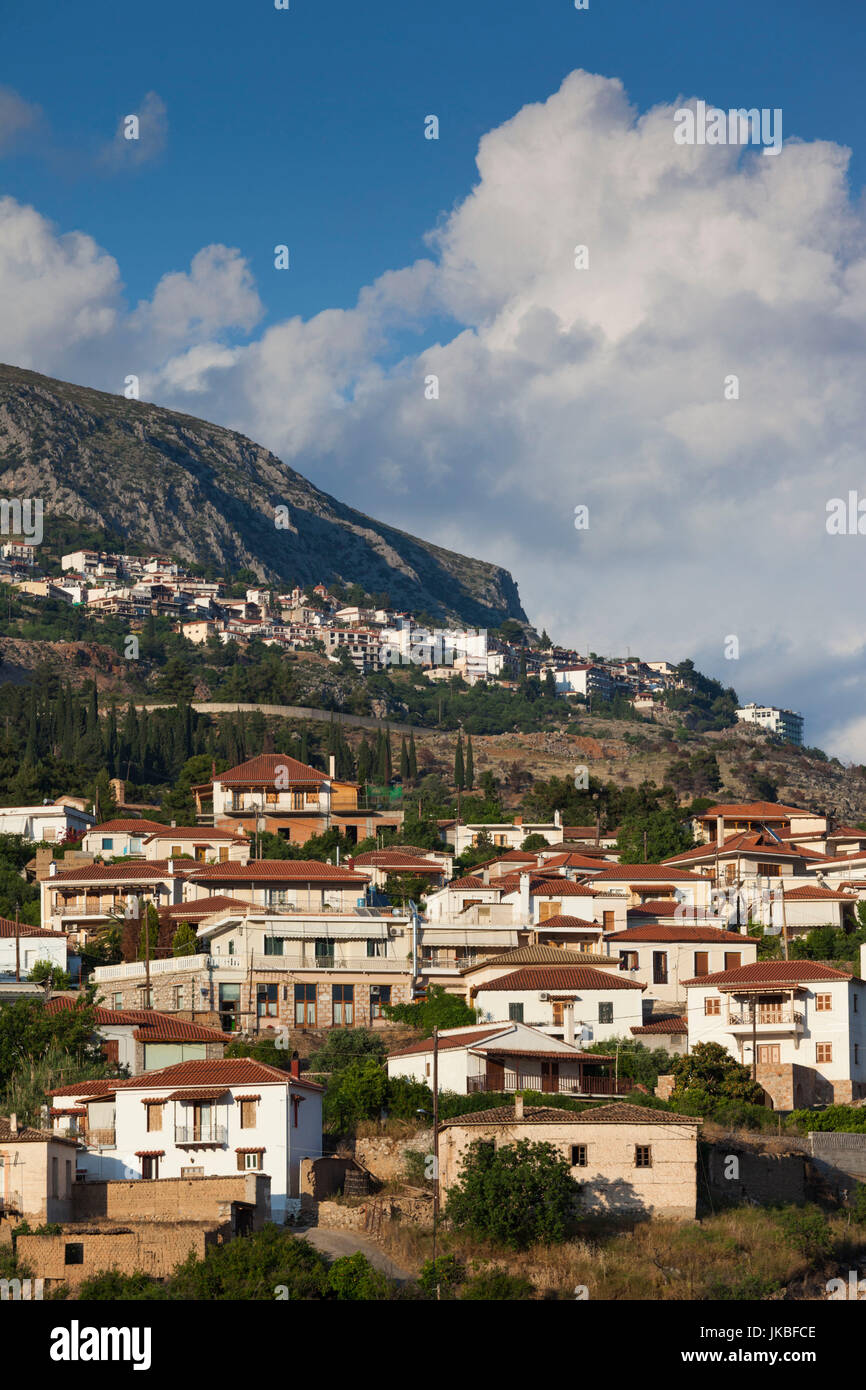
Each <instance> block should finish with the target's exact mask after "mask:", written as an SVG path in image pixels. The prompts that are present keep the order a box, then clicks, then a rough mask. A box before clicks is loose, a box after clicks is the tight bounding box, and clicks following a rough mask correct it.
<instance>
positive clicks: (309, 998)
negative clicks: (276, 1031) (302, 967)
mask: <svg viewBox="0 0 866 1390" xmlns="http://www.w3.org/2000/svg"><path fill="white" fill-rule="evenodd" d="M295 1024H296V1026H297V1027H298V1028H315V1026H316V986H315V985H295Z"/></svg>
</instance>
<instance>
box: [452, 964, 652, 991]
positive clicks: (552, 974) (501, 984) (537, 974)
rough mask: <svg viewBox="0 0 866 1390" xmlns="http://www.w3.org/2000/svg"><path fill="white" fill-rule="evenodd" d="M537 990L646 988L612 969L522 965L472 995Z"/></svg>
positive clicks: (481, 987) (581, 966)
mask: <svg viewBox="0 0 866 1390" xmlns="http://www.w3.org/2000/svg"><path fill="white" fill-rule="evenodd" d="M524 989H526V990H538V989H545V990H550V989H579V990H593V989H601V990H606V991H607V990H611V989H641V990H642V989H646V985H642V984H639V983H638V981H637V980H624V979H623V977H622V976H621V975H620V974H619V973H618V972H617V971H616V970H599V969H598V967H597V966H594V965H563V966H560V967H559V968H558V969H557V968H556V967H554V966H543V965H542V966H535V967H533V966H525V967H524V968H523V969H522V970H513V971H509V972H508V974H507V975H499V976H498V977H497V978H496V979H495V980H488V981H486V983H485V984H481V985H476V986H475V990H476V993H478V994H481V993H485V992H486V991H487V990H524Z"/></svg>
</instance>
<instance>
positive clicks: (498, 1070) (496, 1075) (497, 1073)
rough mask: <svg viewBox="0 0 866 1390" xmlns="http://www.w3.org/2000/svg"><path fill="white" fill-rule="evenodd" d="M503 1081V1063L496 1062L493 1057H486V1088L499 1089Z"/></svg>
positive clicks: (489, 1089)
mask: <svg viewBox="0 0 866 1390" xmlns="http://www.w3.org/2000/svg"><path fill="white" fill-rule="evenodd" d="M504 1083H505V1063H504V1062H497V1061H496V1060H495V1059H494V1058H493V1057H488V1058H487V1089H488V1091H501V1090H502V1088H503V1086H504Z"/></svg>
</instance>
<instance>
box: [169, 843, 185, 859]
mask: <svg viewBox="0 0 866 1390" xmlns="http://www.w3.org/2000/svg"><path fill="white" fill-rule="evenodd" d="M182 854H183V850H182V849H181V847H180V845H172V847H171V854H170V855H169V858H170V859H180V856H181V855H182Z"/></svg>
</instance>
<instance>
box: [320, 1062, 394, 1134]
mask: <svg viewBox="0 0 866 1390" xmlns="http://www.w3.org/2000/svg"><path fill="white" fill-rule="evenodd" d="M387 1100H388V1077H387V1075H386V1074H385V1071H384V1070H383V1068H382V1066H381V1064H380V1063H379V1062H377V1061H376V1059H375V1057H364V1058H358V1059H357V1060H356V1061H354V1062H350V1063H349V1065H348V1066H346V1067H344V1068H343V1069H342V1070H341V1071H339V1072H337V1074H336V1075H335V1076H332V1077H331V1079H330V1081H329V1082H328V1089H327V1090H326V1091H325V1098H324V1102H323V1106H322V1114H323V1116H324V1119H325V1120H326V1122H327V1123H328V1124H329V1125H331V1126H333V1127H336V1129H338V1130H340V1131H346V1130H349V1129H354V1127H355V1125H357V1124H358V1122H359V1121H360V1120H372V1119H375V1118H377V1117H378V1116H379V1115H380V1114H381V1113H382V1111H383V1110H384V1109H385V1106H386V1104H387Z"/></svg>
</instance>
